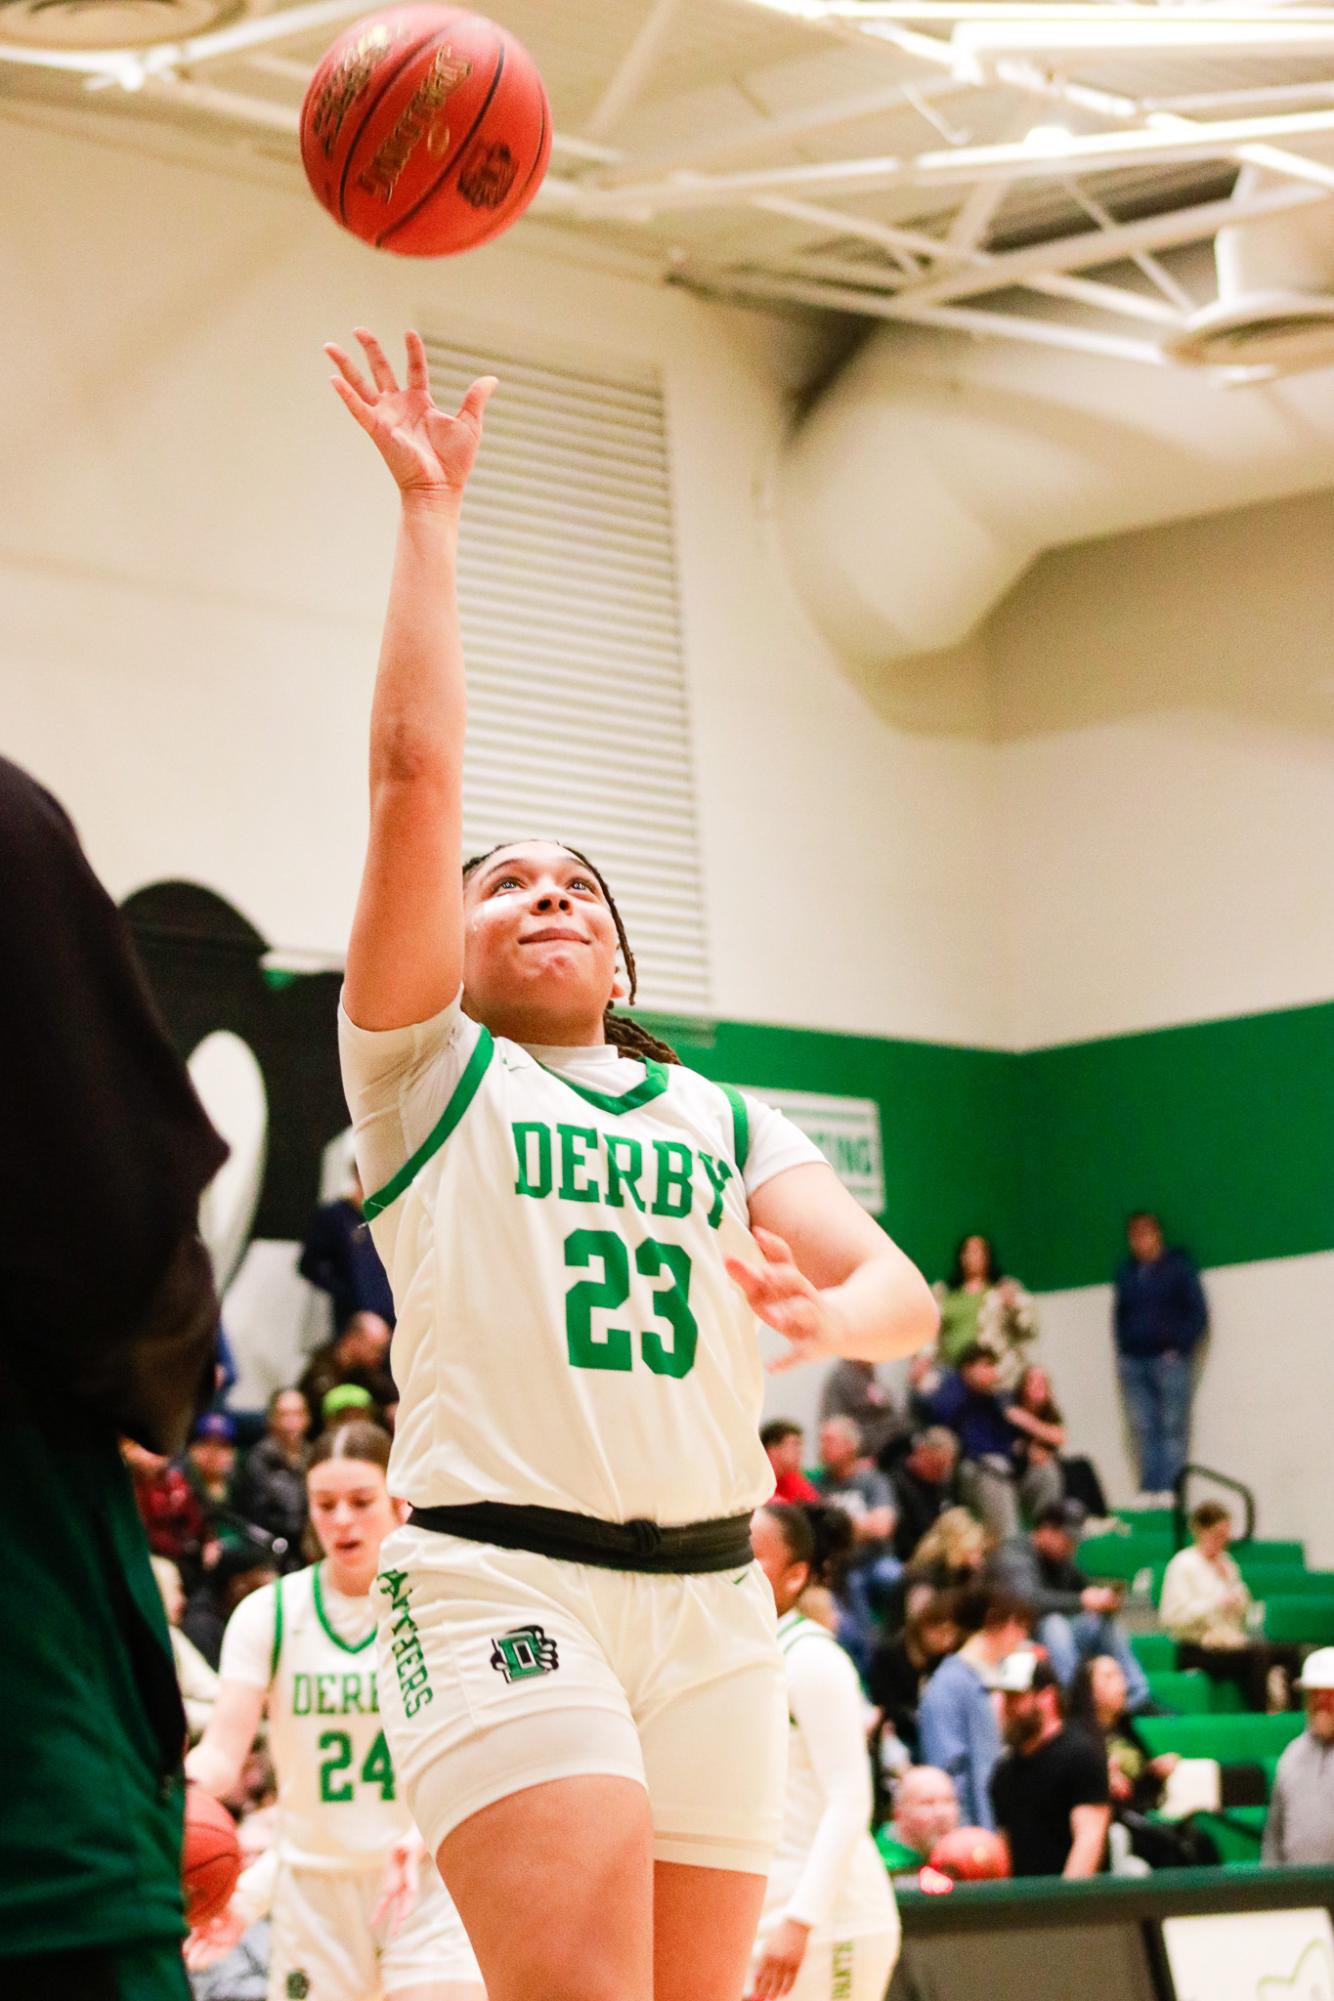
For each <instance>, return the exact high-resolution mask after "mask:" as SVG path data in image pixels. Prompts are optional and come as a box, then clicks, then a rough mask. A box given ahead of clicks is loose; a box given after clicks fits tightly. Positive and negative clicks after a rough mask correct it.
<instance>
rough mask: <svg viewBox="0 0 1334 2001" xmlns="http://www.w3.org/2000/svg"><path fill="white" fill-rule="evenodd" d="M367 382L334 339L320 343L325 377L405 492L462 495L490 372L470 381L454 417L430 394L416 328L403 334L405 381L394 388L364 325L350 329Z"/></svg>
mask: <svg viewBox="0 0 1334 2001" xmlns="http://www.w3.org/2000/svg"><path fill="white" fill-rule="evenodd" d="M356 335H357V339H358V340H359V341H360V342H361V345H362V348H363V350H364V352H365V356H366V365H367V367H368V368H369V370H370V379H369V381H368V380H367V378H366V376H365V375H364V374H363V373H362V371H361V369H360V368H358V366H357V364H356V362H355V361H353V359H352V357H351V355H349V354H348V353H347V352H346V351H345V350H344V349H343V348H341V347H338V346H337V345H336V344H335V343H334V342H333V341H328V342H326V344H325V349H324V352H325V353H326V354H327V355H328V357H329V359H330V361H331V362H332V363H333V364H334V367H335V368H336V369H337V370H338V373H337V375H334V376H331V377H330V381H331V382H332V384H333V386H334V388H335V389H336V390H337V392H338V394H339V396H340V397H341V398H342V401H343V402H344V403H345V404H346V405H347V407H348V409H349V410H350V411H351V412H352V415H353V416H354V417H355V418H356V420H357V422H358V423H359V424H360V426H361V428H362V430H363V431H364V432H365V433H366V435H367V437H368V438H370V440H371V442H372V444H374V446H375V448H376V450H377V451H378V452H379V454H380V457H381V458H382V459H383V460H384V462H385V464H386V465H387V466H388V468H389V470H390V472H391V473H392V474H393V476H394V478H395V480H396V481H397V482H398V486H399V489H400V491H401V492H403V493H405V494H406V493H424V494H428V495H429V494H433V493H438V494H451V493H452V494H454V495H458V494H461V493H462V491H463V489H464V487H465V486H466V484H467V481H468V475H469V473H470V472H471V471H472V468H473V461H474V460H475V459H476V457H477V447H478V446H479V444H480V443H481V441H482V417H483V413H484V412H485V410H486V406H487V403H488V401H489V400H490V397H491V392H492V390H493V389H495V388H496V386H497V384H496V378H495V376H494V375H484V376H482V377H481V378H480V379H479V380H478V381H476V382H474V383H473V385H472V387H471V388H470V389H469V391H468V393H467V395H466V396H465V397H464V399H463V402H462V403H461V404H460V406H459V410H458V414H457V415H456V416H453V417H451V416H449V415H447V414H446V412H445V411H443V410H441V409H439V408H437V406H436V403H435V399H434V398H433V396H432V395H431V383H430V377H429V373H428V370H427V365H426V349H425V347H424V345H423V343H422V337H421V335H420V334H419V333H409V334H408V335H407V337H406V344H407V352H408V368H407V378H406V381H405V382H404V384H403V387H402V388H400V387H399V384H398V378H397V377H396V375H395V374H394V371H393V369H392V368H391V367H390V365H389V360H388V357H387V356H386V354H385V351H384V349H383V348H382V347H381V346H380V343H379V341H378V340H376V338H375V336H374V334H372V333H369V332H368V331H367V330H366V328H365V327H358V328H357V329H356Z"/></svg>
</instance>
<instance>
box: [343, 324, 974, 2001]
mask: <svg viewBox="0 0 1334 2001" xmlns="http://www.w3.org/2000/svg"><path fill="white" fill-rule="evenodd" d="M358 339H359V340H360V342H361V345H362V347H363V349H364V351H365V357H366V362H367V364H368V366H369V372H370V380H367V379H366V377H365V375H363V373H362V371H361V369H360V368H359V367H358V366H357V365H356V364H355V363H354V362H353V361H352V360H351V359H350V358H349V356H348V355H347V354H345V353H344V352H343V351H342V350H341V349H339V348H334V347H331V348H330V349H329V350H328V352H329V355H330V358H331V360H332V361H333V363H334V365H335V367H336V369H337V371H338V372H337V374H336V375H335V377H334V378H333V382H334V387H335V389H336V390H337V391H338V393H339V395H340V396H341V398H342V400H343V402H344V404H345V405H346V406H347V408H348V409H349V410H350V411H351V413H352V415H353V416H354V417H355V418H356V420H357V422H358V423H359V424H360V425H361V427H362V428H363V430H365V431H366V432H367V433H368V435H369V436H370V437H371V439H372V441H373V442H374V444H375V445H376V447H377V448H378V450H379V452H380V454H381V456H382V457H383V459H384V461H385V463H386V465H387V466H388V468H389V470H390V472H391V473H392V475H393V477H394V479H395V481H396V483H397V485H398V488H399V492H400V513H399V532H398V545H397V554H396V558H395V564H394V575H393V583H392V587H391V592H390V602H389V609H388V615H387V619H386V625H385V635H384V643H383V647H382V650H381V655H380V665H379V672H378V677H377V681H376V687H375V695H374V701H373V707H372V717H371V754H370V844H369V849H368V853H367V857H366V865H365V872H364V875H363V879H362V887H361V894H360V899H359V901H358V905H357V912H356V918H355V922H354V925H353V931H352V938H351V943H350V947H349V952H348V964H347V980H346V985H345V988H344V993H343V1008H342V1012H341V1014H340V1020H339V1031H340V1041H341V1049H342V1060H343V1074H344V1082H345V1087H346V1090H347V1094H348V1101H349V1104H350V1107H351V1110H352V1116H353V1121H354V1126H355V1131H356V1148H357V1158H358V1162H359V1165H360V1169H361V1175H362V1180H363V1183H364V1185H365V1186H366V1187H367V1188H368V1189H370V1190H372V1191H373V1193H372V1195H371V1198H370V1199H369V1200H368V1202H367V1205H366V1212H367V1216H368V1218H369V1219H370V1221H371V1228H372V1231H373V1234H374V1236H375V1241H376V1244H377V1246H378V1248H379V1250H380V1253H381V1255H382V1257H383V1258H384V1261H385V1264H386V1266H387V1268H388V1271H389V1275H390V1279H391V1282H392V1285H393V1289H394V1297H395V1305H396V1309H397V1313H398V1324H397V1330H396V1333H395V1339H394V1349H393V1367H394V1373H395V1377H396V1379H397V1381H398V1384H399V1388H400V1390H401V1392H402V1400H401V1403H400V1406H399V1414H398V1431H397V1437H396V1442H395V1447H394V1459H393V1463H392V1467H391V1484H392V1486H393V1489H394V1492H395V1493H398V1494H402V1495H404V1496H405V1497H406V1498H407V1499H408V1500H409V1501H410V1502H411V1504H412V1510H413V1513H412V1518H411V1520H410V1523H409V1525H408V1526H406V1527H405V1528H404V1529H402V1530H401V1531H400V1532H399V1533H398V1534H396V1535H395V1536H394V1537H393V1538H392V1540H391V1542H390V1543H389V1545H387V1547H386V1549H385V1552H384V1560H383V1571H382V1576H381V1580H380V1585H381V1591H382V1594H383V1603H384V1612H383V1616H382V1623H381V1631H380V1660H381V1689H380V1699H381V1704H382V1707H383V1709H384V1713H385V1727H386V1730H387V1731H388V1734H389V1741H390V1745H391V1748H392V1750H393V1756H394V1765H395V1770H396V1771H397V1772H398V1773H399V1774H400V1776H401V1779H402V1783H403V1786H404V1789H405V1791H406V1793H407V1796H408V1799H409V1802H410V1804H411V1807H412V1811H413V1815H414V1817H415V1819H416V1821H417V1823H418V1825H419V1826H420V1828H421V1830H422V1832H423V1834H424V1836H425V1837H426V1839H427V1841H428V1843H429V1845H430V1846H431V1848H432V1850H433V1852H435V1853H436V1854H437V1856H438V1860H439V1865H440V1870H441V1874H442V1875H443V1876H444V1879H445V1881H446V1882H447V1883H448V1884H449V1886H450V1889H451V1890H452V1892H453V1894H454V1896H455V1898H456V1900H457V1902H458V1905H459V1908H460V1910H461V1911H462V1913H463V1917H464V1920H465V1922H466V1924H467V1927H468V1931H469V1934H470V1936H471V1938H472V1940H473V1942H474V1944H475V1946H476V1948H477V1955H478V1958H479V1960H480V1962H481V1966H482V1971H483V1973H484V1975H485V1978H486V1983H487V1988H488V1992H489V1993H490V1995H491V1997H492V2001H532V1997H533V1996H534V1995H538V1994H540V1995H542V1996H543V2001H650V1997H652V2001H738V1997H739V1996H740V1994H741V1990H742V1986H743V1983H744V1979H745V1971H746V1964H747V1958H748V1954H749V1949H750V1942H751V1938H752V1936H753V1933H754V1928H755V1922H756V1918H757V1916H758V1913H759V1908H760V1902H761V1898H762V1894H763V1886H764V1875H765V1871H766V1869H767V1867H768V1861H769V1856H770V1854H771V1852H772V1848H773V1844H774V1842H775V1840H776V1838H777V1834H778V1828H779V1823H780V1820H781V1805H782V1770H783V1734H784V1729H785V1725H784V1721H783V1700H782V1674H781V1662H780V1659H779V1656H778V1653H777V1650H776V1647H775V1644H774V1637H773V1628H774V1612H773V1604H772V1599H771V1598H770V1595H769V1591H768V1587H767V1585H766V1584H765V1582H764V1579H763V1577H762V1576H761V1575H760V1574H759V1573H758V1572H757V1571H756V1569H755V1568H754V1566H753V1564H752V1563H751V1560H750V1548H749V1535H748V1530H749V1517H750V1513H751V1511H752V1509H753V1508H754V1506H755V1505H756V1504H757V1503H758V1502H759V1501H761V1500H762V1499H763V1498H764V1497H765V1496H766V1495H767V1493H768V1492H769V1491H770V1489H771V1487H772V1475H771V1473H770V1470H769V1465H768V1460H767V1458H766V1456H765V1454H764V1452H763V1450H762V1449H761V1447H760V1445H759V1441H758V1436H757V1431H758V1419H759V1413H760V1392H761V1386H762V1385H761V1372H760V1364H759V1358H758V1353H757V1336H756V1329H755V1324H754V1322H755V1315H756V1314H758V1315H759V1316H760V1317H761V1318H763V1319H764V1320H766V1321H767V1322H768V1323H769V1324H770V1326H772V1327H775V1328H776V1329H778V1331H779V1332H780V1333H781V1334H783V1335H784V1336H785V1337H786V1338H787V1340H788V1342H789V1344H790V1353H789V1357H788V1359H791V1360H792V1361H800V1360H805V1359H807V1358H813V1357H816V1356H825V1355H853V1356H864V1357H867V1358H870V1359H882V1358H887V1357H889V1356H892V1355H898V1354H904V1353H907V1352H909V1351H910V1350H912V1349H915V1348H917V1347H920V1346H921V1345H922V1344H923V1343H924V1342H925V1341H926V1340H928V1339H929V1338H930V1337H931V1335H932V1334H933V1332H934V1329H935V1324H936V1312H935V1307H934V1304H933V1302H932V1300H931V1296H930V1293H929V1291H928V1289H927V1287H926V1285H925V1283H924V1281H923V1280H922V1278H921V1275H920V1274H919V1273H918V1272H917V1271H916V1269H915V1267H914V1266H913V1265H912V1264H911V1263H910V1262H909V1260H908V1259H907V1258H905V1257H904V1256H903V1254H902V1253H901V1252H900V1251H899V1250H898V1249H897V1248H896V1247H895V1246H894V1244H893V1243H891V1241H890V1240H889V1239H888V1238H887V1237H886V1236H885V1235H884V1233H883V1232H882V1231H881V1230H880V1229H879V1228H878V1227H877V1225H876V1224H875V1223H874V1222H873V1221H872V1220H871V1219H870V1218H869V1217H868V1216H866V1215H865V1214H864V1212H863V1211H862V1210H861V1209H860V1208H858V1206H857V1204H856V1203H855V1202H854V1201H853V1200H852V1198H851V1196H849V1195H848V1194H847V1193H846V1192H845V1191H844V1190H843V1188H842V1187H841V1185H840V1184H839V1182H838V1180H837V1178H836V1177H835V1175H834V1174H833V1172H832V1170H831V1169H830V1168H829V1167H828V1166H827V1165H826V1164H825V1163H823V1162H822V1161H821V1159H820V1157H819V1155H818V1154H817V1153H816V1152H815V1150H814V1149H813V1148H811V1147H810V1146H808V1145H807V1143H806V1142H805V1141H803V1140H802V1139H801V1137H800V1135H798V1134H797V1133H796V1132H795V1131H794V1129H793V1128H792V1127H790V1126H789V1125H788V1124H787V1123H786V1121H784V1120H782V1119H780V1118H779V1117H778V1116H777V1115H776V1114H773V1113H765V1112H764V1110H763V1108H762V1107H759V1106H757V1105H755V1103H754V1102H753V1101H752V1100H749V1099H742V1098H740V1097H739V1096H738V1095H737V1094H735V1093H732V1094H730V1095H729V1094H728V1093H726V1092H725V1091H723V1090H722V1089H720V1088H719V1087H717V1086H715V1085H712V1084H709V1083H706V1082H705V1081H704V1080H703V1079H702V1078H699V1077H696V1076H694V1075H693V1074H692V1073H691V1072H689V1071H687V1070H684V1069H682V1068H681V1067H680V1066H679V1065H678V1064H677V1063H676V1062H675V1059H674V1055H673V1052H672V1051H671V1050H670V1049H667V1048H666V1047H665V1046H664V1045H662V1044H660V1043H657V1042H656V1041H654V1039H653V1038H652V1037H650V1036H647V1035H645V1034H644V1032H643V1031H642V1030H640V1029H639V1028H638V1027H637V1026H636V1025H635V1024H634V1023H633V1022H631V1021H629V1020H628V1019H627V1018H625V1017H623V1016H619V1015H617V1014H615V1013H614V1012H613V1010H612V1002H613V999H615V998H628V999H630V1000H633V998H634V960H633V956H632V954H631V952H630V948H629V944H628V941H627V940H626V937H625V933H624V929H623V927H622V925H621V923H620V920H619V917H618V915H617V912H616V909H615V905H614V904H613V902H612V900H611V897H610V895H609V893H608V891H607V887H606V884H605V883H604V881H603V879H602V877H601V876H600V875H599V873H598V871H597V870H596V869H595V868H594V867H593V866H592V865H591V864H590V863H589V862H588V861H587V860H586V859H585V858H583V857H582V856H580V855H579V854H578V853H577V852H576V851H575V850H573V849H571V848H568V847H566V846H564V845H562V844H560V843H556V842H552V841H545V840H543V841H519V842H516V843H514V844H509V845H505V846H503V847H500V848H497V849H494V850H493V851H492V852H491V853H490V854H488V855H486V856H485V857H483V858H481V860H480V861H479V862H478V863H477V864H475V865H470V866H469V867H468V868H467V869H465V868H464V867H463V866H462V849H461V838H462V837H461V809H460V793H461V785H462V767H463V738H464V710H465V687H464V670H463V659H462V651H461V646H460V640H459V632H458V622H457V611H456V603H455V568H456V560H457V553H458V526H459V519H460V510H461V504H462V500H463V491H464V487H465V485H466V482H467V478H468V475H469V472H470V471H471V468H472V465H473V461H474V458H475V455H476V452H477V448H478V444H479V442H480V438H481V430H482V419H483V412H484V410H485V406H486V403H487V400H488V397H489V396H490V394H491V392H492V390H493V389H494V387H495V386H496V385H495V382H494V380H493V379H492V378H486V379H484V380H482V381H480V382H476V383H474V384H473V386H472V388H471V389H470V390H469V391H468V394H467V396H466V397H465V398H464V401H463V405H462V408H461V409H460V411H459V413H458V415H457V416H453V417H451V416H448V415H445V414H444V413H442V412H441V411H439V410H437V409H436V407H435V405H434V404H433V402H432V400H431V395H430V388H429V383H428V378H427V367H426V356H425V351H424V349H423V346H422V343H421V341H420V339H419V338H418V337H417V335H415V334H409V336H408V369H407V378H406V384H405V386H404V387H402V388H400V387H399V386H398V383H397V381H396V379H395V376H394V373H393V371H392V369H391V367H390V365H389V362H388V361H387V359H386V357H385V355H384V353H383V351H382V350H381V348H380V347H379V345H378V343H377V342H376V341H375V340H374V339H373V338H372V337H371V336H370V335H369V334H367V333H365V332H364V331H359V332H358ZM553 476H558V475H552V474H551V473H550V471H549V470H544V471H542V472H535V473H534V477H542V478H551V477H553ZM571 587H572V588H576V589H577V587H578V586H577V583H575V584H573V585H572V586H571ZM614 692H615V691H614V688H612V689H609V697H610V698H611V699H612V700H613V701H614ZM628 785H629V799H628V805H627V810H628V811H631V812H632V811H633V781H632V780H630V781H628ZM785 915H790V913H785Z"/></svg>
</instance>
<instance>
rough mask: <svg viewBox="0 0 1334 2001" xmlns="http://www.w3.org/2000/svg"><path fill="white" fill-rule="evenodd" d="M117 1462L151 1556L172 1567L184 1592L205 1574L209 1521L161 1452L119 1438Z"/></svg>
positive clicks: (178, 1471)
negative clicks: (128, 1485) (123, 1471)
mask: <svg viewBox="0 0 1334 2001" xmlns="http://www.w3.org/2000/svg"><path fill="white" fill-rule="evenodd" d="M120 1451H121V1457H122V1459H123V1460H124V1461H125V1464H126V1465H127V1466H128V1468H129V1471H130V1479H131V1481H132V1483H133V1486H134V1498H135V1503H136V1505H137V1506H138V1509H139V1514H140V1518H141V1520H142V1521H143V1525H144V1530H145V1533H146V1534H147V1537H148V1547H149V1549H150V1550H151V1551H152V1553H153V1555H154V1556H165V1557H166V1559H167V1561H168V1562H169V1563H174V1564H175V1565H176V1568H177V1570H178V1571H179V1573H180V1576H181V1581H182V1583H183V1584H184V1586H185V1589H186V1590H187V1591H191V1590H193V1588H194V1586H195V1585H196V1584H197V1583H198V1582H199V1579H200V1578H201V1577H202V1576H203V1572H204V1544H205V1542H206V1541H207V1539H208V1520H207V1517H206V1516H205V1513H204V1509H203V1505H202V1503H201V1502H200V1499H199V1496H198V1495H197V1494H196V1492H195V1490H194V1488H193V1487H192V1486H191V1485H190V1482H189V1481H188V1480H187V1479H186V1477H185V1474H184V1472H183V1471H182V1470H181V1468H180V1467H179V1466H177V1465H175V1464H174V1463H173V1462H172V1461H171V1460H170V1459H168V1458H167V1457H166V1456H165V1455H164V1454H162V1453H160V1452H149V1451H148V1450H147V1448H146V1447H145V1446H142V1445H137V1444H136V1443H135V1441H134V1440H133V1439H132V1438H123V1439H122V1440H121V1444H120Z"/></svg>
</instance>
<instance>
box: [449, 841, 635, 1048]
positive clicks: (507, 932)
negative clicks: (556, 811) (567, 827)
mask: <svg viewBox="0 0 1334 2001" xmlns="http://www.w3.org/2000/svg"><path fill="white" fill-rule="evenodd" d="M464 922H465V941H466V944H465V960H464V985H465V987H466V989H467V994H468V1008H469V1012H470V1013H471V1014H473V1015H474V1016H475V1017H476V1018H477V1019H478V1020H479V1021H485V1022H491V1021H497V1022H501V1023H503V1022H504V1021H505V1020H506V1018H507V1017H508V1016H511V1015H514V1014H518V1015H519V1016H520V1017H526V1018H528V1019H529V1020H531V1019H533V1018H534V1017H536V1018H537V1019H538V1020H539V1021H541V1020H542V1019H543V1018H545V1019H546V1020H548V1021H549V1022H550V1024H551V1028H550V1040H552V1041H553V1042H559V1041H560V1040H561V1024H562V1023H563V1022H569V1023H571V1024H572V1025H573V1024H582V1023H583V1022H586V1021H587V1020H588V1019H590V1018H592V1019H599V1018H600V1017H601V1014H602V1011H603V1009H604V1008H605V1007H606V1005H607V1003H608V1001H609V1000H610V999H611V997H612V986H613V983H614V981H615V978H616V950H617V938H616V923H615V920H614V918H613V917H612V914H611V911H610V910H609V908H608V907H607V902H606V899H605V897H604V896H603V894H602V891H601V889H600V888H599V886H598V881H597V877H596V876H595V875H594V874H593V872H592V870H591V869H589V868H588V867H587V866H586V865H585V864H584V863H583V862H581V861H579V860H578V859H577V858H576V857H575V856H574V855H572V854H571V853H570V852H569V850H568V849H567V848H562V847H558V846H556V844H555V843H554V842H551V841H521V842H517V843H516V844H515V845H514V846H513V847H509V848H502V849H501V850H500V851H499V853H497V854H494V855H490V856H488V858H487V860H486V861H484V862H483V863H482V865H481V867H480V868H479V869H477V870H476V871H475V872H474V873H473V874H472V875H471V876H470V877H469V879H468V883H467V887H466V890H465V893H464ZM527 1039H528V1040H534V1039H537V1038H535V1037H533V1036H531V1035H530V1036H529V1037H528V1038H527Z"/></svg>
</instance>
